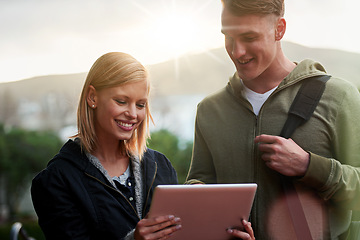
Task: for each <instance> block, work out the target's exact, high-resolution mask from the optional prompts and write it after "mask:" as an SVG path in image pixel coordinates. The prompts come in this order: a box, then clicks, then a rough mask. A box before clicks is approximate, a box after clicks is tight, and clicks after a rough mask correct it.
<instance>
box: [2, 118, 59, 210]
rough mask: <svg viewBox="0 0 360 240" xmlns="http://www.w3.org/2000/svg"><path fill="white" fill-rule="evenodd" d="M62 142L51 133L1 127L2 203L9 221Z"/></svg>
mask: <svg viewBox="0 0 360 240" xmlns="http://www.w3.org/2000/svg"><path fill="white" fill-rule="evenodd" d="M61 145H62V142H61V140H60V139H59V138H58V137H57V135H55V134H54V133H52V132H36V131H27V130H22V129H19V128H12V129H10V130H8V131H5V129H4V127H3V126H2V125H0V176H1V177H0V184H1V189H2V191H1V194H2V195H3V197H0V200H2V201H5V204H6V205H7V206H8V209H9V213H10V217H14V216H15V215H16V214H17V213H18V207H19V203H20V200H21V198H22V197H23V193H24V192H25V190H26V189H27V187H28V186H29V183H30V181H31V179H32V177H34V175H35V174H36V173H37V172H39V171H40V170H41V169H43V168H44V167H45V166H46V163H47V162H48V161H49V160H50V159H51V158H52V157H53V155H54V154H55V153H56V152H58V150H59V148H60V147H61Z"/></svg>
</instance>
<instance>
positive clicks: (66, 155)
mask: <svg viewBox="0 0 360 240" xmlns="http://www.w3.org/2000/svg"><path fill="white" fill-rule="evenodd" d="M60 159H61V160H65V161H67V162H70V163H71V164H73V165H74V166H76V167H77V168H78V169H80V170H82V171H84V170H85V169H86V168H88V166H89V164H91V163H90V161H89V159H88V158H87V157H86V154H85V152H84V151H82V149H81V146H80V144H79V143H78V142H77V141H76V140H68V141H67V142H66V143H65V144H64V146H63V147H62V148H61V149H60V151H59V153H58V154H57V155H55V157H54V158H53V159H52V160H51V161H50V162H49V163H48V166H49V165H51V164H52V163H54V162H57V161H59V160H60Z"/></svg>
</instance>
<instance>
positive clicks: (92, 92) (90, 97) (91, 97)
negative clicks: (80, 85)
mask: <svg viewBox="0 0 360 240" xmlns="http://www.w3.org/2000/svg"><path fill="white" fill-rule="evenodd" d="M86 101H87V103H88V105H89V106H90V107H91V108H96V101H97V93H96V89H95V88H94V86H92V85H90V86H89V91H88V94H87V97H86Z"/></svg>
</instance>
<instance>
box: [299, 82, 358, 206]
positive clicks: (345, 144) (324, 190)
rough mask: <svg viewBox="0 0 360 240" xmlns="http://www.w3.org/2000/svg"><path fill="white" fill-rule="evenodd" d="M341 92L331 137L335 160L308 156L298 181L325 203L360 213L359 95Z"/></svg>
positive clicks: (347, 90) (312, 155)
mask: <svg viewBox="0 0 360 240" xmlns="http://www.w3.org/2000/svg"><path fill="white" fill-rule="evenodd" d="M345 92H346V94H344V97H343V99H342V102H341V104H340V105H339V106H338V111H337V112H338V113H337V116H336V118H335V124H334V128H335V129H334V130H333V136H332V139H333V140H332V142H333V146H331V147H332V148H333V152H334V156H335V157H334V158H326V157H322V156H319V155H316V154H314V153H310V164H309V169H308V171H307V173H306V175H305V176H304V178H303V179H301V181H303V182H305V183H306V184H307V185H309V186H311V187H313V188H315V189H317V191H318V193H319V195H320V196H322V197H323V198H324V199H325V200H331V201H333V202H335V203H340V204H341V205H342V206H345V207H346V208H348V209H353V210H360V204H359V201H360V134H359V133H360V95H359V92H358V90H357V89H356V88H354V87H348V88H347V89H346V90H345Z"/></svg>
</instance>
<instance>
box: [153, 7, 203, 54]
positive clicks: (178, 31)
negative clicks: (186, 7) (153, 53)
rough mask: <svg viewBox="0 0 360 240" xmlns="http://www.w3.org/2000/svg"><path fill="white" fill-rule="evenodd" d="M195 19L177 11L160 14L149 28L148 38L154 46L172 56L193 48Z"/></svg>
mask: <svg viewBox="0 0 360 240" xmlns="http://www.w3.org/2000/svg"><path fill="white" fill-rule="evenodd" d="M196 22H197V21H196V20H195V19H194V18H193V17H192V16H190V15H185V14H184V15H181V14H179V13H172V14H167V15H164V16H160V17H158V18H157V19H156V20H155V23H154V25H153V26H152V28H151V30H150V31H151V35H150V36H151V37H150V39H148V40H149V41H150V42H152V43H153V44H154V45H156V46H154V48H156V49H161V51H162V52H163V53H167V54H169V53H172V54H173V55H174V57H177V56H179V55H180V54H183V53H186V52H190V51H192V50H194V45H193V43H194V39H195V38H196V29H197V28H198V26H196Z"/></svg>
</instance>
